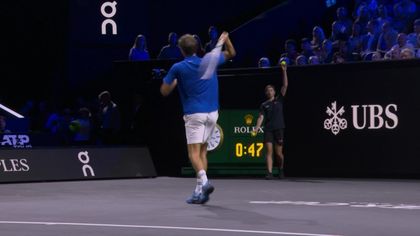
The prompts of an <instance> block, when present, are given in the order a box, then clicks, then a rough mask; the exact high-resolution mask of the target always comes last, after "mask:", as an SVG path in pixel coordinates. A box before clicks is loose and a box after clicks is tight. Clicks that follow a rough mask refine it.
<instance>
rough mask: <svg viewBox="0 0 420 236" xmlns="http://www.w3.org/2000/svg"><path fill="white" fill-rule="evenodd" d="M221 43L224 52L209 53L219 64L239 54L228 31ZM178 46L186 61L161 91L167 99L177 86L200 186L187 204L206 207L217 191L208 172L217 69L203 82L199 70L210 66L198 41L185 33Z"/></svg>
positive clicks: (171, 72) (174, 69)
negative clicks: (208, 146)
mask: <svg viewBox="0 0 420 236" xmlns="http://www.w3.org/2000/svg"><path fill="white" fill-rule="evenodd" d="M219 42H220V45H221V46H223V45H224V46H225V49H224V51H221V50H220V48H218V49H217V48H215V49H213V50H215V51H212V52H210V53H212V54H211V56H212V57H215V59H216V62H217V65H221V64H223V63H224V62H225V61H226V60H229V59H231V58H233V57H234V56H235V55H236V51H235V48H234V47H233V45H232V42H231V41H230V38H229V34H228V33H227V32H223V33H222V34H221V36H220V38H219ZM178 45H179V47H180V48H181V52H182V54H183V56H184V57H185V58H184V60H183V61H181V62H178V63H176V64H174V65H173V66H172V67H171V69H170V70H169V72H168V74H167V75H166V76H165V78H163V82H162V85H161V87H160V92H161V93H162V95H163V96H168V95H169V94H170V93H171V92H172V91H173V89H174V88H175V87H176V86H177V85H178V90H179V94H180V99H181V103H182V106H183V111H184V121H185V134H186V138H187V147H188V157H189V159H190V161H191V164H192V166H193V168H194V170H195V172H196V175H197V185H196V187H195V189H194V191H193V194H192V196H191V197H190V198H188V199H187V203H189V204H204V203H206V202H207V201H208V200H209V195H210V194H211V193H212V192H213V191H214V187H213V186H212V185H211V184H210V182H209V180H208V178H207V175H206V170H207V141H208V140H209V138H210V137H211V134H212V132H213V130H214V128H215V126H216V122H217V119H218V117H219V113H218V109H219V91H218V90H219V88H218V79H217V74H216V71H217V66H216V67H214V70H213V71H212V73H211V77H210V78H206V79H203V78H202V74H201V72H200V68H202V67H203V66H204V67H206V66H209V65H203V63H202V59H201V58H199V57H198V56H197V55H196V53H197V49H198V43H197V41H196V39H195V38H194V37H193V36H192V35H190V34H185V35H183V36H182V37H181V38H180V39H179V42H178ZM218 52H220V53H218ZM213 59H214V58H213ZM209 61H214V60H209ZM200 65H201V66H200Z"/></svg>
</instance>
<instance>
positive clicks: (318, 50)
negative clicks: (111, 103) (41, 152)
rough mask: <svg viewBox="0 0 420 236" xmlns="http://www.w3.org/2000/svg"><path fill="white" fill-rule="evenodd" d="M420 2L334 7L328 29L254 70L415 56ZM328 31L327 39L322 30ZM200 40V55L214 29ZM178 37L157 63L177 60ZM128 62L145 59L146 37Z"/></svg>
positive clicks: (212, 41) (419, 54) (369, 1)
mask: <svg viewBox="0 0 420 236" xmlns="http://www.w3.org/2000/svg"><path fill="white" fill-rule="evenodd" d="M419 12H420V1H413V0H358V1H355V5H354V7H353V9H351V10H350V9H347V8H346V7H337V9H336V17H335V20H334V21H333V22H332V24H331V28H329V29H327V30H324V29H323V28H322V27H321V26H317V25H315V26H314V27H313V30H312V37H304V38H302V39H300V40H296V39H288V40H286V42H285V43H284V52H283V53H279V55H281V56H280V57H278V58H275V59H273V60H275V61H276V62H277V63H271V62H270V59H269V58H268V57H262V58H260V59H259V60H258V66H260V67H270V66H274V65H276V64H278V63H280V62H281V61H285V62H286V63H287V64H288V65H306V64H328V63H344V62H354V61H377V60H398V59H411V58H420V50H419V48H420V14H419ZM327 31H328V32H330V33H329V35H327V34H326V33H325V32H327ZM195 37H196V39H197V41H198V42H199V45H200V46H199V47H200V48H199V50H198V51H199V53H198V54H199V55H198V56H203V55H204V54H205V53H207V52H209V51H211V50H212V49H213V48H214V47H215V45H216V42H217V38H218V31H217V28H216V27H214V26H211V27H210V28H209V30H208V38H209V41H208V42H207V43H206V44H205V45H204V46H203V45H202V43H201V39H200V37H199V36H198V35H195ZM177 41H178V35H177V34H176V33H175V32H171V33H170V34H169V36H168V45H165V46H163V47H162V49H161V50H160V53H159V55H158V56H157V58H158V59H182V55H181V52H180V50H179V47H178V45H177ZM129 59H130V60H149V59H150V55H149V53H148V51H147V46H146V38H145V36H144V35H139V36H137V38H136V39H135V43H134V45H133V47H132V48H131V49H130V53H129Z"/></svg>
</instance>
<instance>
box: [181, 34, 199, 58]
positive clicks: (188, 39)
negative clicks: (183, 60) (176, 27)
mask: <svg viewBox="0 0 420 236" xmlns="http://www.w3.org/2000/svg"><path fill="white" fill-rule="evenodd" d="M178 45H179V47H180V48H181V50H182V51H183V52H184V54H185V55H186V56H192V55H194V54H195V53H196V52H197V47H198V42H197V40H196V39H195V38H194V36H192V35H191V34H184V35H183V36H182V37H181V38H180V39H179V41H178Z"/></svg>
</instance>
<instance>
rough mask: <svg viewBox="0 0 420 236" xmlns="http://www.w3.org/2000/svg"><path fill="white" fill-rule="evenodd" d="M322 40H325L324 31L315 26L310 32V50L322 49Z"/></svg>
mask: <svg viewBox="0 0 420 236" xmlns="http://www.w3.org/2000/svg"><path fill="white" fill-rule="evenodd" d="M324 39H325V34H324V30H323V29H322V28H321V27H319V26H315V27H314V28H313V30H312V41H311V45H312V49H313V50H317V49H320V48H321V47H322V42H323V41H324Z"/></svg>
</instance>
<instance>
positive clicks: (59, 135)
mask: <svg viewBox="0 0 420 236" xmlns="http://www.w3.org/2000/svg"><path fill="white" fill-rule="evenodd" d="M72 120H73V117H72V111H71V109H70V108H64V109H63V110H61V111H60V112H53V113H51V114H50V116H49V117H48V120H47V123H46V124H45V128H46V130H48V131H49V132H50V133H51V134H52V136H53V138H54V141H56V143H57V144H60V145H69V144H70V141H71V136H72V134H71V131H70V122H71V121H72Z"/></svg>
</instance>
